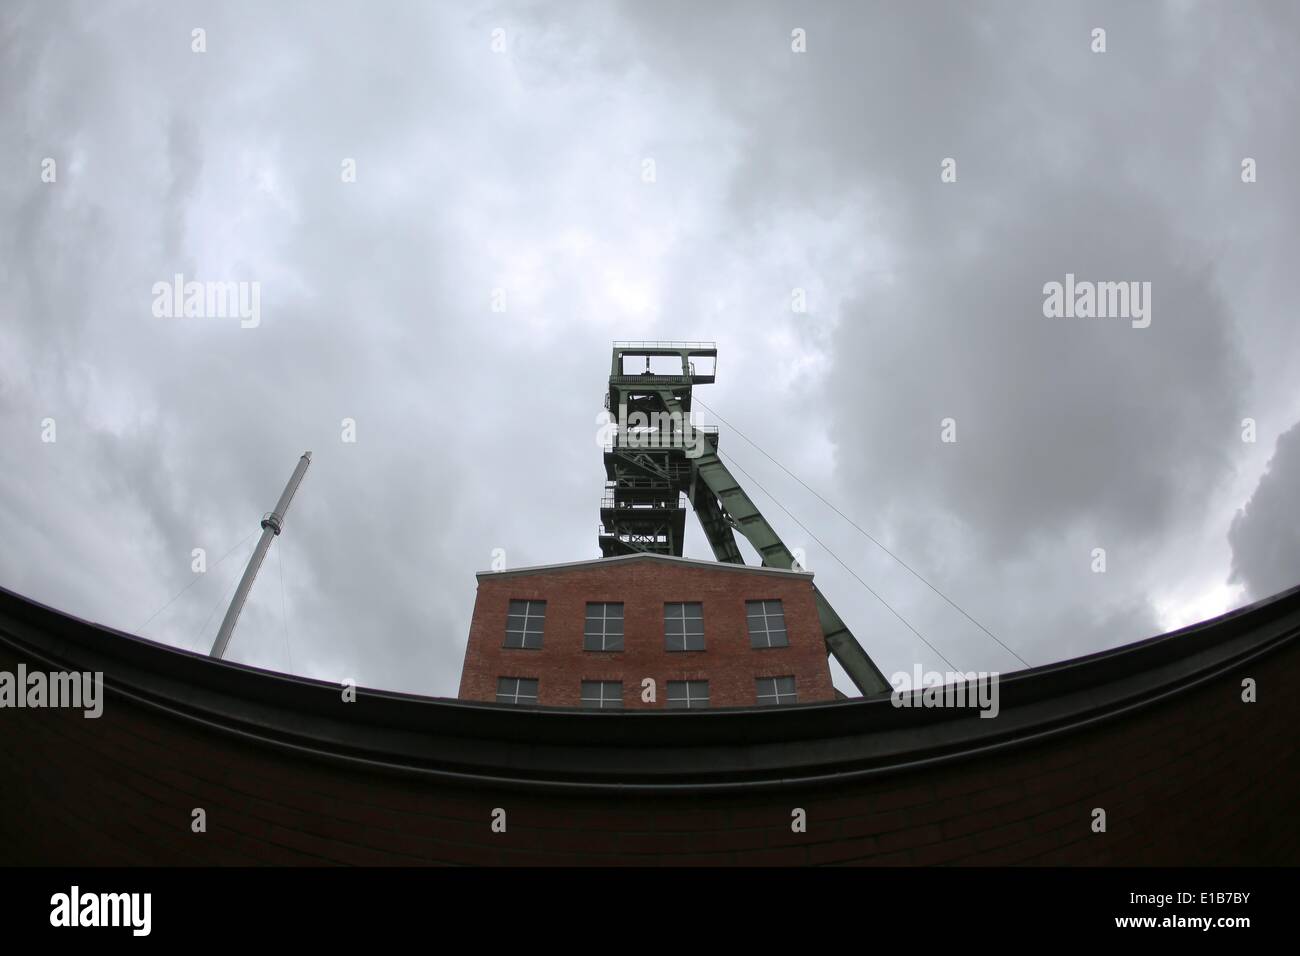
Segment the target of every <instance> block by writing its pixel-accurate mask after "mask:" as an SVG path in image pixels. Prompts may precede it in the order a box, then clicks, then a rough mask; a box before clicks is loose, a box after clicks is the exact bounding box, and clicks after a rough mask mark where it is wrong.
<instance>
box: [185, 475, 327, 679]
mask: <svg viewBox="0 0 1300 956" xmlns="http://www.w3.org/2000/svg"><path fill="white" fill-rule="evenodd" d="M310 464H311V452H304V453H303V456H302V457H301V458H299V459H298V467H297V468H295V469H294V470H293V474H292V475H290V476H289V483H288V484H287V485H285V486H284V493H283V494H281V495H280V500H279V501H278V502H276V505H275V510H274V511H272V512H270V513H269V514H266V515H263V516H262V537H261V540H259V541H258V542H257V547H256V548H255V549H254V550H253V556H252V557H251V558H249V559H248V567H246V568H244V576H243V578H242V579H240V582H239V587H238V588H237V589H236V591H235V596H234V597H233V598H232V599H231V601H230V607H229V608H227V609H226V616H225V618H224V619H223V620H222V622H221V630H219V631H218V632H217V639H216V641H214V642H213V644H212V651H211V653H210V654H209V655H208V656H209V657H215V658H217V659H218V660H220V659H221V658H222V657H224V656H225V654H226V645H227V644H229V643H230V635H231V634H233V633H234V630H235V622H236V621H238V620H239V612H240V611H242V610H243V609H244V601H246V600H247V599H248V592H249V590H250V589H251V588H252V587H253V579H254V578H256V577H257V571H258V569H259V568H260V567H261V566H262V559H263V558H265V557H266V552H267V551H269V550H270V549H271V540H272V539H273V538H274V537H275V536H276V535H278V534H279V533H280V532H281V531H282V530H283V529H284V516H285V515H286V514H288V512H289V503H290V502H291V501H293V495H294V492H296V491H297V490H298V485H299V484H301V483H302V476H303V475H305V474H306V473H307V466H308V465H310Z"/></svg>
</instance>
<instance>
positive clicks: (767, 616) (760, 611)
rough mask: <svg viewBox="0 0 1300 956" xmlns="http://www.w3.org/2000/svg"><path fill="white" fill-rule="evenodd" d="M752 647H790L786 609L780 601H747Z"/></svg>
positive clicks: (746, 609)
mask: <svg viewBox="0 0 1300 956" xmlns="http://www.w3.org/2000/svg"><path fill="white" fill-rule="evenodd" d="M745 620H746V622H747V623H748V624H749V646H750V647H789V646H790V639H789V638H788V637H787V636H786V633H785V611H784V610H782V608H781V602H780V601H746V602H745Z"/></svg>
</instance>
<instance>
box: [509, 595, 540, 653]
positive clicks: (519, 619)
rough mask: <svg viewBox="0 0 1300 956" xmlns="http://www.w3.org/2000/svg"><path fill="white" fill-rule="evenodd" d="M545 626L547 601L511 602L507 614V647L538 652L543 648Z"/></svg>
mask: <svg viewBox="0 0 1300 956" xmlns="http://www.w3.org/2000/svg"><path fill="white" fill-rule="evenodd" d="M545 624H546V602H545V601H511V602H510V608H509V610H507V612H506V647H526V648H528V649H529V650H536V649H537V648H539V647H541V646H542V628H543V626H544V625H545Z"/></svg>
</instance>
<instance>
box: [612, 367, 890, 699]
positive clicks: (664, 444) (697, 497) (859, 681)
mask: <svg viewBox="0 0 1300 956" xmlns="http://www.w3.org/2000/svg"><path fill="white" fill-rule="evenodd" d="M643 359H644V362H645V368H644V370H643V371H638V370H636V369H631V370H629V368H628V364H629V363H631V364H633V365H636V364H639V362H640V361H641V360H643ZM655 359H659V360H660V364H661V365H662V364H665V363H664V360H665V359H667V360H668V362H667V363H666V364H670V365H672V366H673V367H672V368H671V369H670V370H668V371H667V373H665V370H664V369H662V368H659V369H652V367H651V365H652V361H653V360H655ZM717 359H718V350H717V347H716V345H715V344H714V343H712V342H615V343H614V352H613V361H612V362H611V365H610V372H609V394H608V396H607V397H606V399H605V407H606V408H607V409H608V410H609V412H610V414H611V415H612V416H613V419H614V421H613V424H612V425H611V429H612V431H611V435H610V441H609V443H608V444H607V445H606V446H605V478H606V482H605V495H604V498H603V499H602V501H601V504H600V520H601V527H600V549H601V553H602V554H604V555H605V556H606V557H610V556H612V555H617V554H631V553H634V552H638V551H648V552H652V553H654V554H667V555H676V556H678V557H680V556H681V554H682V543H683V538H684V533H685V528H686V505H687V502H689V503H690V506H691V507H692V508H693V509H694V510H695V514H696V515H697V516H698V517H699V519H700V525H701V527H702V528H703V529H704V534H705V536H706V537H707V538H708V540H709V545H710V546H711V547H712V548H713V554H714V556H715V557H716V558H717V559H718V560H719V561H727V562H730V563H732V564H744V563H745V560H744V557H743V556H742V555H741V553H740V548H739V546H738V544H737V542H736V537H735V532H737V531H738V532H740V533H741V534H742V535H744V536H745V538H746V539H747V540H748V541H749V543H750V544H751V545H753V547H754V550H755V551H757V552H758V554H759V557H760V558H761V559H762V562H763V565H764V566H765V567H772V568H785V569H789V568H793V567H795V559H794V555H793V554H792V553H791V552H790V549H789V548H787V547H786V546H785V544H784V543H782V541H781V538H780V536H779V535H778V534H777V533H776V531H775V530H774V529H773V528H772V526H771V525H770V524H768V522H767V519H766V518H764V517H763V514H762V512H760V511H759V510H758V507H757V506H756V505H755V504H754V502H753V500H752V499H751V498H750V497H749V495H748V494H746V493H745V489H744V488H742V487H741V485H740V482H738V481H737V480H736V479H735V477H733V476H732V474H731V472H730V470H729V469H728V468H727V466H726V465H725V464H724V463H723V461H722V459H721V458H720V457H718V432H717V429H716V428H699V427H696V426H694V425H692V424H691V421H690V412H691V390H692V388H693V387H694V386H696V385H708V384H711V383H712V382H713V381H714V377H715V375H716V373H717ZM678 363H680V365H679V366H678ZM697 366H698V367H697ZM813 590H814V593H815V595H816V601H817V613H818V615H819V617H820V618H821V626H822V633H823V634H824V635H825V638H826V650H827V653H829V654H830V655H831V656H833V657H834V658H835V659H836V660H837V661H839V663H840V665H841V666H842V667H843V668H844V670H845V672H846V673H847V674H848V675H849V677H850V679H852V681H853V683H854V684H855V685H856V686H857V688H858V690H860V691H861V692H862V693H863V694H864V695H870V694H878V693H882V692H884V691H888V690H889V689H890V684H889V682H888V681H886V680H885V676H884V675H883V674H882V673H881V672H880V669H879V668H877V667H876V665H875V664H874V663H873V662H872V660H871V658H870V657H868V656H867V652H866V651H864V650H863V649H862V646H861V645H860V644H858V642H857V639H856V638H854V636H853V634H852V632H850V631H849V629H848V627H847V626H845V624H844V622H843V621H842V620H841V619H840V616H839V615H838V614H836V613H835V609H834V608H833V607H831V605H830V602H829V601H827V600H826V598H825V596H824V595H823V594H822V593H821V591H820V590H819V589H817V588H816V586H815V585H814V588H813Z"/></svg>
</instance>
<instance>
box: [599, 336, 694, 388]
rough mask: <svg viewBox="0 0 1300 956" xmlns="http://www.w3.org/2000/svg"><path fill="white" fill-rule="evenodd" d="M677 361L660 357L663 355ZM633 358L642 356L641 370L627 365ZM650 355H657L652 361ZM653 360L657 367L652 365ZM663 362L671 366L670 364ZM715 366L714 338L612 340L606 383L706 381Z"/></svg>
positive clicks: (632, 383)
mask: <svg viewBox="0 0 1300 956" xmlns="http://www.w3.org/2000/svg"><path fill="white" fill-rule="evenodd" d="M665 358H666V359H669V360H671V359H677V360H678V361H676V362H673V361H667V362H665V361H663V360H664V359H665ZM629 359H632V360H634V361H633V364H638V363H636V362H635V360H637V359H645V368H644V370H642V369H639V368H629V365H628V360H629ZM654 359H660V361H659V362H658V363H654V362H653V360H654ZM652 364H657V365H659V366H660V367H659V368H652V367H651V366H652ZM667 366H672V367H671V368H669V367H667ZM717 369H718V346H717V343H715V342H661V341H645V342H615V343H614V353H613V359H612V361H611V362H610V368H609V381H610V385H611V386H612V385H616V384H618V385H624V386H635V385H660V386H663V385H668V386H673V385H710V384H712V383H713V381H714V379H715V377H716V375H717Z"/></svg>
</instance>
